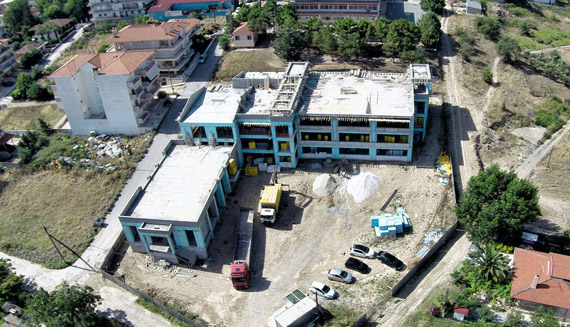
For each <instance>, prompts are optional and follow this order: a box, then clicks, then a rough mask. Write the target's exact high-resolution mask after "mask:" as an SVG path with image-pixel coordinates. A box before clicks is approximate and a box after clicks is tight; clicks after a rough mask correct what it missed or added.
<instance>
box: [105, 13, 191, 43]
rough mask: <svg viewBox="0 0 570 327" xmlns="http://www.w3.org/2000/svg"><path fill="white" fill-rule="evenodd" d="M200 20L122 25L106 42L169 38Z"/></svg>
mask: <svg viewBox="0 0 570 327" xmlns="http://www.w3.org/2000/svg"><path fill="white" fill-rule="evenodd" d="M199 22H200V21H199V20H198V19H195V18H181V19H170V20H169V21H167V22H164V23H162V24H136V25H128V26H125V27H123V28H122V29H121V30H120V31H119V32H117V34H116V35H114V36H111V37H110V38H108V39H107V41H105V42H107V43H116V42H136V41H160V40H170V39H173V38H175V37H176V36H177V35H179V34H180V33H181V32H182V31H183V30H184V29H188V30H191V29H192V28H194V26H196V25H197V24H198V23H199Z"/></svg>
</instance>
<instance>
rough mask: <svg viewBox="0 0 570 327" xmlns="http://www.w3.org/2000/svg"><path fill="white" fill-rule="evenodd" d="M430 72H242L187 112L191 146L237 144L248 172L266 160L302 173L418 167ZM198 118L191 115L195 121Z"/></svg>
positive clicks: (298, 67) (419, 68)
mask: <svg viewBox="0 0 570 327" xmlns="http://www.w3.org/2000/svg"><path fill="white" fill-rule="evenodd" d="M430 80H431V72H430V68H429V65H424V64H412V65H410V66H409V68H408V70H407V72H405V73H378V72H368V71H360V70H357V71H352V72H310V71H309V66H308V63H290V64H289V65H288V67H287V69H286V70H285V72H283V73H241V74H238V75H237V76H236V77H234V78H233V80H232V85H231V86H214V87H210V88H209V89H208V90H206V89H202V90H199V91H198V92H197V93H195V94H194V95H193V96H191V97H190V98H189V100H188V103H187V105H186V107H185V109H184V110H183V112H182V113H181V116H180V117H181V119H180V129H181V132H182V135H183V137H184V139H185V140H186V142H187V143H189V144H200V143H206V142H207V143H209V144H236V145H237V152H238V157H239V160H240V162H239V163H240V165H244V163H246V162H253V161H254V160H255V159H260V158H262V159H263V160H264V161H265V162H266V163H268V164H277V165H280V166H282V167H291V168H292V167H296V165H297V163H298V161H299V160H300V159H326V158H332V159H342V158H346V159H356V160H373V161H404V162H406V161H407V162H409V161H411V160H412V152H413V147H414V144H415V143H416V142H421V141H423V140H424V139H425V136H426V130H427V122H428V117H429V115H428V105H429V96H430V94H431V83H430ZM190 113H191V114H190Z"/></svg>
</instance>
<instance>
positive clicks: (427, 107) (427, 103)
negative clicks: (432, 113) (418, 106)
mask: <svg viewBox="0 0 570 327" xmlns="http://www.w3.org/2000/svg"><path fill="white" fill-rule="evenodd" d="M424 112H425V116H424V131H423V135H422V141H423V140H424V139H425V138H426V132H427V122H428V119H429V100H428V101H426V103H425V110H424Z"/></svg>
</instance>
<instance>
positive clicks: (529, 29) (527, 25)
mask: <svg viewBox="0 0 570 327" xmlns="http://www.w3.org/2000/svg"><path fill="white" fill-rule="evenodd" d="M535 29H536V25H534V24H533V23H531V22H527V21H523V22H521V23H520V24H519V32H520V33H521V35H524V36H533V35H534V30H535Z"/></svg>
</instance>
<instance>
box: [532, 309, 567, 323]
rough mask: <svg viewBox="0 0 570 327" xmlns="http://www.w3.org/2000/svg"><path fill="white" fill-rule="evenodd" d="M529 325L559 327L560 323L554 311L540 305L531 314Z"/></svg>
mask: <svg viewBox="0 0 570 327" xmlns="http://www.w3.org/2000/svg"><path fill="white" fill-rule="evenodd" d="M530 327H560V323H559V322H558V319H557V315H556V312H555V311H553V310H551V309H546V308H544V307H543V306H540V307H538V308H537V309H536V310H534V312H533V314H532V318H531V319H530Z"/></svg>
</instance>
